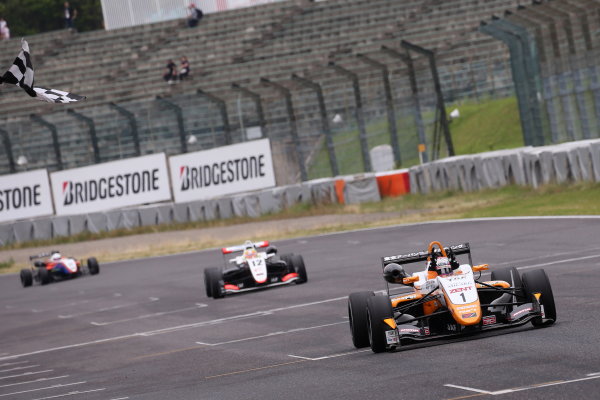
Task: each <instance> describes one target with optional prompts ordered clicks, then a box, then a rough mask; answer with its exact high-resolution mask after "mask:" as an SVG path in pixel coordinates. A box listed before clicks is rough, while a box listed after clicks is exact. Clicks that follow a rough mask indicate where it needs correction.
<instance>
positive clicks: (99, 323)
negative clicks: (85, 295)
mask: <svg viewBox="0 0 600 400" xmlns="http://www.w3.org/2000/svg"><path fill="white" fill-rule="evenodd" d="M204 307H208V305H207V304H204V303H197V304H196V305H195V306H194V307H186V308H180V309H178V310H171V311H162V312H157V313H153V314H144V315H138V316H137V317H131V318H125V319H118V320H115V321H107V322H96V321H92V322H90V324H92V325H94V326H104V325H112V324H120V323H122V322H129V321H136V320H139V319H145V318H152V317H160V316H161V315H168V314H175V313H179V312H184V311H190V310H197V309H199V308H204Z"/></svg>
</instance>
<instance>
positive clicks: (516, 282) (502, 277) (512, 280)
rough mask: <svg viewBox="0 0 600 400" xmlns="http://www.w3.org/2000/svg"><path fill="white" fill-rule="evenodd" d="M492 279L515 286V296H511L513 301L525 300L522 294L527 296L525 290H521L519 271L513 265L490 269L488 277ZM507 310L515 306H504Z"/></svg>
mask: <svg viewBox="0 0 600 400" xmlns="http://www.w3.org/2000/svg"><path fill="white" fill-rule="evenodd" d="M490 279H491V280H492V281H505V282H508V284H509V285H510V286H511V287H513V288H515V289H516V290H515V293H516V294H517V296H512V297H511V298H512V301H513V302H519V303H523V302H527V300H526V299H525V298H523V296H527V295H526V294H525V291H524V290H523V281H522V280H521V275H520V274H519V271H518V270H517V269H516V268H515V267H507V268H498V269H495V270H493V271H492V276H491V278H490ZM506 307H507V310H508V312H509V313H510V312H511V311H512V310H514V309H515V307H516V306H506Z"/></svg>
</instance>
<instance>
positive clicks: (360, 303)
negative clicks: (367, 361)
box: [348, 292, 375, 349]
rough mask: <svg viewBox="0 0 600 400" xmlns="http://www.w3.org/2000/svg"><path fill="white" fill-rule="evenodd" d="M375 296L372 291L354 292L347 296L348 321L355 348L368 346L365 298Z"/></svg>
mask: <svg viewBox="0 0 600 400" xmlns="http://www.w3.org/2000/svg"><path fill="white" fill-rule="evenodd" d="M373 296H375V294H374V293H373V292H356V293H351V294H350V296H348V322H349V323H350V333H351V334H352V344H354V347H356V348H357V349H361V348H363V347H368V346H369V327H368V326H367V324H368V321H367V300H368V299H369V298H370V297H373Z"/></svg>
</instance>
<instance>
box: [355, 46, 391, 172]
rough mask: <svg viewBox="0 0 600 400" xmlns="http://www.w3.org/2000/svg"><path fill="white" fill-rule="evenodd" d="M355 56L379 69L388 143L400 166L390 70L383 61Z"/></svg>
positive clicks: (359, 55)
mask: <svg viewBox="0 0 600 400" xmlns="http://www.w3.org/2000/svg"><path fill="white" fill-rule="evenodd" d="M356 57H357V58H358V59H359V60H362V61H364V62H365V63H366V64H369V65H370V66H371V67H374V68H376V69H378V70H379V71H381V78H382V81H383V92H384V94H385V105H386V109H387V117H388V128H389V130H390V143H391V144H392V150H393V151H394V160H395V161H396V165H397V166H400V165H402V157H401V155H400V144H399V143H398V126H397V124H396V109H395V108H394V98H393V96H392V85H391V84H390V70H389V69H388V67H387V65H385V64H384V63H382V62H379V61H376V60H374V59H372V58H370V57H367V56H366V55H364V54H357V55H356Z"/></svg>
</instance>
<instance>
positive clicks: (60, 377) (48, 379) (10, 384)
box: [0, 375, 69, 388]
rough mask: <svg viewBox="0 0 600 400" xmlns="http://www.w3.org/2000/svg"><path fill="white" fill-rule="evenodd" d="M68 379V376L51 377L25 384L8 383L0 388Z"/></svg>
mask: <svg viewBox="0 0 600 400" xmlns="http://www.w3.org/2000/svg"><path fill="white" fill-rule="evenodd" d="M68 377H69V375H63V376H53V377H51V378H39V379H34V380H32V381H25V382H17V383H9V384H7V385H0V388H4V387H9V386H17V385H25V384H28V383H39V382H46V381H51V380H53V379H62V378H68Z"/></svg>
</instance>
